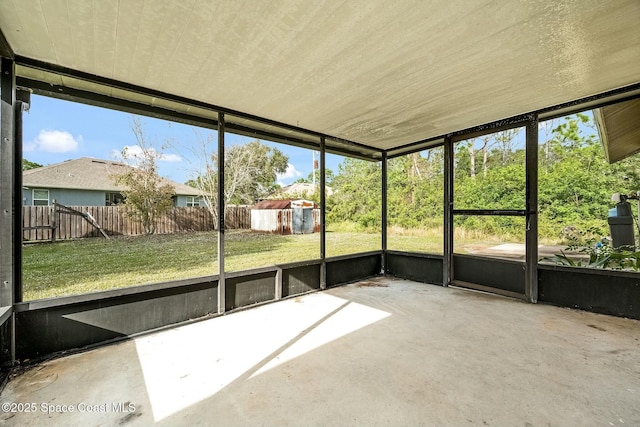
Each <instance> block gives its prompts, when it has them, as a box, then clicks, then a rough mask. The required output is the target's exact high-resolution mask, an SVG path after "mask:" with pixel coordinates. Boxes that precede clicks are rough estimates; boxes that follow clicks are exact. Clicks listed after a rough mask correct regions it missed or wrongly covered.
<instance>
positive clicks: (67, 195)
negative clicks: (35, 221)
mask: <svg viewBox="0 0 640 427" xmlns="http://www.w3.org/2000/svg"><path fill="white" fill-rule="evenodd" d="M33 189H34V187H29V188H28V189H26V188H23V189H22V204H23V205H24V206H31V205H32V204H33V198H32V196H33ZM43 190H47V188H43ZM48 190H49V204H50V205H51V204H53V200H54V199H55V200H56V201H57V202H58V203H61V204H63V205H67V206H104V205H105V197H106V194H105V192H104V191H93V190H91V191H89V190H71V189H67V188H49V189H48Z"/></svg>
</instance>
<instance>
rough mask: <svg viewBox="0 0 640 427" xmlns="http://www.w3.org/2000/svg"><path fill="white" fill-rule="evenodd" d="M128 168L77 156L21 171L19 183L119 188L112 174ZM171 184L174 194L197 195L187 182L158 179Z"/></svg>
mask: <svg viewBox="0 0 640 427" xmlns="http://www.w3.org/2000/svg"><path fill="white" fill-rule="evenodd" d="M127 168H131V166H128V165H126V164H124V163H119V162H114V161H109V160H101V159H93V158H90V157H81V158H79V159H73V160H67V161H65V162H62V163H55V164H52V165H48V166H43V167H40V168H36V169H30V170H27V171H24V172H23V174H22V184H23V185H24V186H25V187H42V188H68V189H75V190H96V191H113V192H117V191H121V190H122V187H121V186H118V185H116V184H115V183H114V182H113V176H114V175H119V174H122V173H125V172H126V170H127ZM162 181H163V182H164V183H166V184H170V185H171V186H173V188H174V191H175V192H176V194H178V195H184V196H198V195H200V193H199V192H198V190H196V189H195V188H192V187H189V186H188V185H184V184H179V183H177V182H174V181H171V180H169V179H166V178H162Z"/></svg>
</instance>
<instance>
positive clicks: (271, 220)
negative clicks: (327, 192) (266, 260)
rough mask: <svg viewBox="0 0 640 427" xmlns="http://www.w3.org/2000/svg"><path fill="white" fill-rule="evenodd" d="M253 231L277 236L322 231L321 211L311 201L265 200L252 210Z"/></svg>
mask: <svg viewBox="0 0 640 427" xmlns="http://www.w3.org/2000/svg"><path fill="white" fill-rule="evenodd" d="M251 229H252V230H256V231H268V232H270V233H277V234H311V233H316V232H319V231H320V209H319V208H318V205H317V204H316V203H315V202H312V201H310V200H263V201H261V202H259V203H257V204H255V205H254V206H253V208H251Z"/></svg>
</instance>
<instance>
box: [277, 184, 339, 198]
mask: <svg viewBox="0 0 640 427" xmlns="http://www.w3.org/2000/svg"><path fill="white" fill-rule="evenodd" d="M317 187H318V185H317V184H316V186H315V187H314V185H313V184H310V183H306V182H295V183H293V184H291V185H287V186H286V187H282V188H281V189H280V190H279V191H278V193H277V196H300V195H303V194H313V193H315V191H316V188H317ZM324 189H325V192H326V194H327V196H331V195H332V194H333V189H332V188H331V187H328V186H325V188H324Z"/></svg>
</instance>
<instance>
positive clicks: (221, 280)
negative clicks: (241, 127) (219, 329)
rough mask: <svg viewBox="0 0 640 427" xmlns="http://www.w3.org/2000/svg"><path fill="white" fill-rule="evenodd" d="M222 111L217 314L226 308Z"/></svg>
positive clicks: (220, 121) (220, 119) (220, 124)
mask: <svg viewBox="0 0 640 427" xmlns="http://www.w3.org/2000/svg"><path fill="white" fill-rule="evenodd" d="M224 133H225V122H224V113H221V112H219V113H218V188H217V190H218V195H217V196H218V224H217V225H218V314H223V313H224V312H225V310H226V300H227V298H226V284H225V274H224V227H225V225H224V224H225V221H224V214H225V209H226V206H225V204H224Z"/></svg>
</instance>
